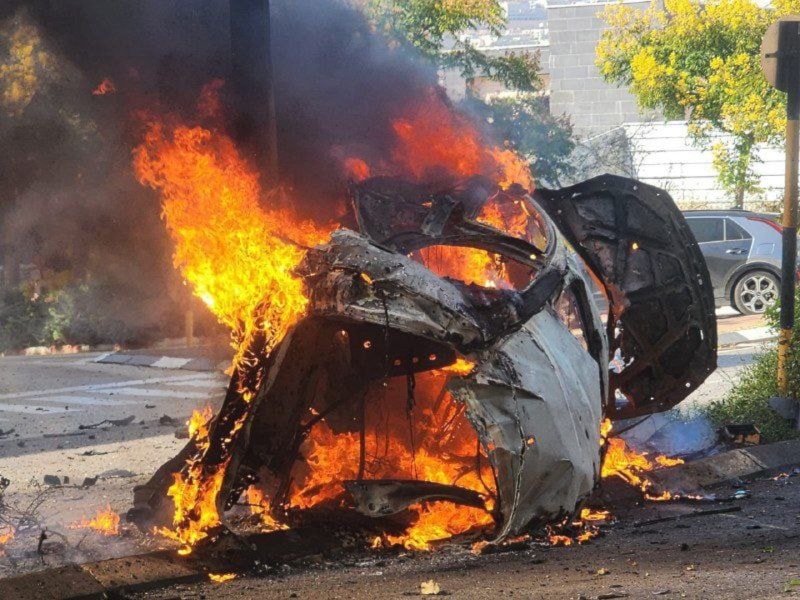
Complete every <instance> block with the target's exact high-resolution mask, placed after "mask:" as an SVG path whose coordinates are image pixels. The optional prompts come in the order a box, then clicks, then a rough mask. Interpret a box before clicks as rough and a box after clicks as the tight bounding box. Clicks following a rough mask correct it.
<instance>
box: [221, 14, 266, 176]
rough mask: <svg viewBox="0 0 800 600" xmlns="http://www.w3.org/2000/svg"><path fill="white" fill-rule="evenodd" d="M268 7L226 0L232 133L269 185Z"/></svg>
mask: <svg viewBox="0 0 800 600" xmlns="http://www.w3.org/2000/svg"><path fill="white" fill-rule="evenodd" d="M269 9H270V6H269V0H230V27H231V88H232V92H233V102H234V109H235V112H236V117H235V122H234V135H235V136H236V138H237V140H238V141H239V142H241V143H242V144H243V145H244V146H245V148H248V149H249V150H250V152H251V154H252V155H253V158H254V159H255V162H256V165H257V166H258V167H259V169H260V171H261V172H262V173H263V174H264V176H265V184H266V186H270V187H271V186H275V185H277V183H278V135H277V127H276V123H275V94H274V89H273V85H272V53H271V48H270V39H271V35H270V10H269Z"/></svg>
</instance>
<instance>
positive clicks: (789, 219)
mask: <svg viewBox="0 0 800 600" xmlns="http://www.w3.org/2000/svg"><path fill="white" fill-rule="evenodd" d="M799 144H800V90H798V88H797V86H791V87H789V89H788V92H787V99H786V180H785V184H784V186H785V191H784V197H783V258H782V262H781V320H780V325H781V330H780V337H779V338H778V389H779V393H780V395H781V396H783V397H784V398H786V397H788V395H789V377H788V364H787V362H788V356H789V348H790V345H791V343H792V330H793V328H794V288H795V285H794V284H795V280H796V278H797V276H796V275H795V270H796V265H795V262H796V258H795V257H796V256H797V176H798V145H799ZM798 425H800V416H799V417H798Z"/></svg>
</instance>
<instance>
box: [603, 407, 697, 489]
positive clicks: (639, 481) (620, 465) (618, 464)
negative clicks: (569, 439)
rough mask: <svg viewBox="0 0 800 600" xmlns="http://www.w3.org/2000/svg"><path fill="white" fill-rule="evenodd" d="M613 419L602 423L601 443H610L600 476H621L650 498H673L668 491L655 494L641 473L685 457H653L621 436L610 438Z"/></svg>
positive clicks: (667, 465)
mask: <svg viewBox="0 0 800 600" xmlns="http://www.w3.org/2000/svg"><path fill="white" fill-rule="evenodd" d="M611 427H612V424H611V421H610V420H609V419H606V420H605V421H603V422H602V423H601V425H600V436H601V438H600V444H601V445H603V444H604V443H607V444H608V449H607V450H606V455H605V459H604V460H603V467H602V470H601V474H600V476H601V477H602V478H604V479H605V478H606V477H619V478H621V479H622V480H623V481H625V482H627V483H628V484H629V485H632V486H633V487H638V488H639V489H640V490H642V492H644V494H645V498H647V499H648V500H671V499H672V498H673V494H672V493H671V492H668V491H664V492H661V493H660V494H654V493H653V490H652V487H653V484H652V482H650V481H649V480H647V479H644V478H643V477H642V476H641V474H642V473H648V472H650V471H653V470H654V469H656V468H657V467H659V466H661V467H671V466H674V465H681V464H683V462H684V461H683V459H680V458H669V457H666V456H656V457H655V458H653V459H650V457H649V456H648V455H647V453H640V452H636V451H635V450H632V449H631V448H628V445H627V444H626V443H625V440H623V439H622V438H619V437H613V438H608V437H607V436H608V433H609V432H610V431H611Z"/></svg>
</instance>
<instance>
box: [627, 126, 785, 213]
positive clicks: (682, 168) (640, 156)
mask: <svg viewBox="0 0 800 600" xmlns="http://www.w3.org/2000/svg"><path fill="white" fill-rule="evenodd" d="M622 127H623V129H624V130H625V134H626V137H627V138H628V140H629V142H630V145H631V152H632V155H633V168H634V170H635V171H636V175H637V177H638V178H639V179H641V180H642V181H644V182H645V183H650V184H652V185H655V186H658V187H661V188H664V189H666V190H667V191H668V192H669V193H670V194H671V195H672V197H673V198H674V199H675V201H676V202H678V203H679V204H680V205H681V206H683V207H689V206H693V207H697V208H702V207H715V208H728V207H730V206H732V204H733V198H732V196H731V195H729V194H726V193H725V192H724V191H723V190H722V188H720V186H719V184H718V183H717V176H716V172H715V171H714V168H713V157H712V153H711V151H710V150H702V149H700V148H698V147H696V146H694V145H693V144H692V142H691V139H690V138H689V136H688V132H687V127H686V123H685V122H679V121H671V122H668V123H663V122H662V123H625V124H624V125H622ZM720 139H724V137H723V136H720ZM759 156H760V157H761V161H762V162H761V163H758V164H755V165H754V169H755V171H756V173H757V174H759V176H760V177H761V183H760V187H761V188H762V189H763V192H762V193H758V194H751V195H749V196H746V197H745V207H746V208H753V209H756V208H761V205H762V204H763V203H765V202H767V203H769V202H779V201H780V200H781V198H782V197H783V174H784V152H783V149H782V148H771V147H766V146H764V147H760V148H759Z"/></svg>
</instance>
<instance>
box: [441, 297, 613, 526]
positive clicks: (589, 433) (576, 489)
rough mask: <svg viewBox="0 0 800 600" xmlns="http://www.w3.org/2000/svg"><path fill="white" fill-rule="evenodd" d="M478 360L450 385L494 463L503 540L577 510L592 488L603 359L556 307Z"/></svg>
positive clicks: (597, 458)
mask: <svg viewBox="0 0 800 600" xmlns="http://www.w3.org/2000/svg"><path fill="white" fill-rule="evenodd" d="M477 357H478V366H477V367H476V370H475V372H474V373H473V374H472V375H470V376H469V377H467V378H456V379H453V380H452V381H451V382H450V384H449V386H450V390H451V393H452V394H453V396H454V397H456V398H457V399H459V400H460V401H462V402H464V403H466V405H467V417H468V418H469V419H470V421H471V422H472V423H473V426H474V427H475V430H476V431H477V432H478V436H479V439H480V440H481V442H482V443H483V444H484V447H485V449H486V451H487V455H488V456H489V460H490V461H491V463H492V466H493V467H494V470H495V474H496V480H497V491H498V496H499V501H500V513H501V517H502V518H501V520H500V522H499V523H498V530H497V532H496V536H495V537H496V539H497V540H501V539H504V538H505V537H508V536H509V535H515V534H517V533H519V532H521V531H522V530H523V529H524V528H525V527H526V526H528V525H529V524H533V525H537V524H542V523H546V522H550V521H553V520H554V519H558V518H561V517H563V516H566V515H569V514H572V513H573V512H574V510H575V509H576V508H577V507H578V505H579V504H580V503H581V502H582V501H583V500H584V499H585V498H586V497H587V496H588V495H589V494H590V493H591V491H592V489H593V488H594V485H595V482H596V481H597V479H598V477H599V469H600V445H599V443H598V442H599V433H598V428H599V423H600V420H601V418H602V415H601V413H602V398H603V389H602V387H601V383H600V378H598V364H597V363H596V362H595V361H594V360H593V359H592V358H591V357H590V356H589V354H588V353H587V352H586V351H585V350H584V349H583V347H582V346H581V345H580V344H579V343H578V341H577V340H576V339H575V338H574V337H573V336H572V335H571V334H570V333H569V331H568V330H567V329H566V328H565V327H564V325H563V324H562V323H560V322H559V321H558V319H556V317H555V316H554V315H553V314H552V312H550V311H549V310H546V311H542V312H540V313H539V314H537V315H536V316H534V317H533V318H532V319H531V320H530V321H529V322H528V323H526V324H525V326H524V327H523V328H522V329H520V330H519V331H517V332H515V333H513V334H512V335H510V336H509V337H508V338H506V339H505V340H503V341H502V342H501V343H499V344H498V345H497V346H496V347H493V348H492V349H491V350H490V351H486V352H482V353H479V354H478V356H477Z"/></svg>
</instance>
